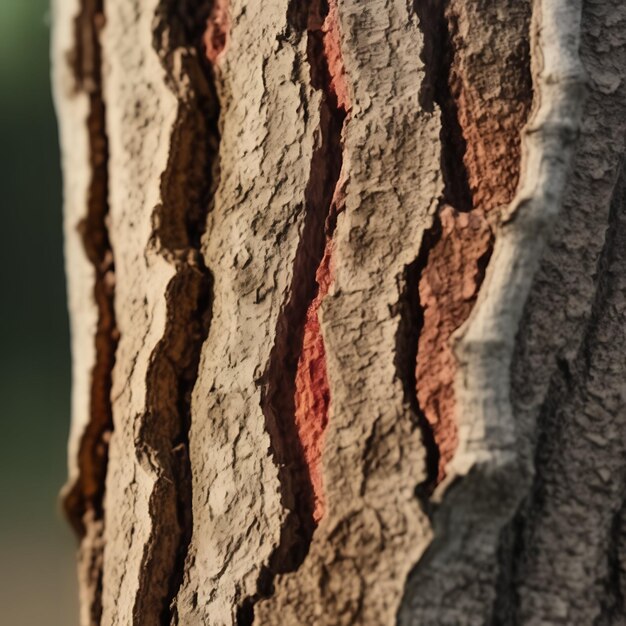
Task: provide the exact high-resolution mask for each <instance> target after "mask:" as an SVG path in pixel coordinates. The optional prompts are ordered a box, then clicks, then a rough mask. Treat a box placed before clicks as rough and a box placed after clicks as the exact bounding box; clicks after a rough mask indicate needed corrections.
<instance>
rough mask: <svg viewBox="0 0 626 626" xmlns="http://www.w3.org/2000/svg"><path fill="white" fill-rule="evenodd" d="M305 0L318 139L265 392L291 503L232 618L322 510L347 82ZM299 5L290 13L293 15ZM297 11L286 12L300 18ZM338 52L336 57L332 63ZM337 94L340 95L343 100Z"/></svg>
mask: <svg viewBox="0 0 626 626" xmlns="http://www.w3.org/2000/svg"><path fill="white" fill-rule="evenodd" d="M323 4H324V2H320V1H319V0H311V2H310V3H309V5H308V15H307V25H306V34H307V60H308V64H309V74H310V81H311V85H312V86H313V88H314V89H315V90H317V91H320V92H321V93H322V98H321V100H320V111H319V120H320V125H319V129H318V131H317V132H318V136H319V138H318V141H319V145H318V147H317V149H316V150H315V151H314V153H313V155H312V160H311V169H310V174H309V181H308V183H307V187H306V191H305V207H304V208H305V217H304V223H303V228H302V234H301V238H300V242H299V244H298V249H297V251H296V256H295V259H294V267H293V279H292V285H291V289H290V296H289V301H288V302H287V304H286V305H285V306H284V308H283V311H282V313H281V315H280V316H279V318H278V323H277V327H276V338H275V344H274V347H273V350H272V354H271V357H270V362H269V364H268V368H267V373H266V380H267V387H266V392H265V394H264V397H263V399H262V405H263V410H264V414H265V418H266V428H267V431H268V433H269V435H270V440H271V453H272V456H273V458H274V462H275V463H276V465H277V467H278V474H279V478H280V482H281V498H282V504H283V506H284V507H285V509H286V510H287V511H288V513H287V516H286V518H285V520H284V522H283V526H282V529H281V540H280V543H279V545H278V546H277V547H276V549H275V551H274V552H273V554H272V555H271V557H270V559H269V562H268V566H267V568H266V569H265V570H264V572H263V574H262V576H261V577H260V579H259V587H258V589H259V590H258V594H257V595H256V596H254V597H250V598H246V599H245V600H244V602H243V603H242V604H241V605H240V607H239V609H238V613H237V615H238V624H240V625H246V624H251V623H252V622H253V620H254V605H255V604H256V602H258V601H259V600H260V599H261V598H267V597H269V596H271V594H272V592H273V585H274V583H273V579H274V577H275V576H276V575H277V574H287V573H288V572H292V571H295V570H296V569H297V568H298V567H299V566H300V564H301V563H302V561H303V560H304V558H305V557H306V554H307V552H308V550H309V545H310V542H311V537H312V536H313V532H314V530H315V527H316V526H317V524H318V522H319V521H320V519H321V517H322V516H323V514H324V494H323V480H322V473H321V463H322V453H323V438H324V431H325V429H326V426H327V424H328V409H329V404H330V391H329V388H328V380H327V373H326V363H325V355H324V342H323V337H322V335H321V329H320V326H319V320H318V313H319V308H320V305H321V303H322V300H323V298H324V297H325V295H326V294H327V292H328V289H329V287H330V284H331V282H332V263H333V261H332V238H333V232H334V228H335V223H336V219H337V213H338V212H339V211H340V210H341V206H340V204H339V202H340V190H339V184H340V175H341V169H342V156H341V152H342V145H341V132H342V128H343V124H344V120H345V117H346V108H345V106H346V104H347V101H346V93H347V92H346V90H345V87H344V86H343V82H342V81H343V79H342V77H341V76H340V75H339V73H340V72H341V60H340V57H335V58H334V59H333V58H332V57H331V58H329V52H328V51H329V50H330V51H331V54H332V50H333V48H332V45H333V44H332V43H331V42H329V40H330V39H331V38H333V37H336V34H335V33H334V32H333V30H334V29H337V28H338V26H337V23H336V19H337V18H336V14H335V13H336V10H337V8H336V5H335V4H334V3H331V5H330V7H328V6H326V7H324V6H323ZM294 15H295V14H294V13H292V16H294ZM298 22H300V24H301V23H302V22H303V20H302V19H301V18H296V19H292V20H291V27H292V28H297V27H298ZM333 62H334V66H333V65H332V64H333ZM339 98H342V101H341V105H340V104H339Z"/></svg>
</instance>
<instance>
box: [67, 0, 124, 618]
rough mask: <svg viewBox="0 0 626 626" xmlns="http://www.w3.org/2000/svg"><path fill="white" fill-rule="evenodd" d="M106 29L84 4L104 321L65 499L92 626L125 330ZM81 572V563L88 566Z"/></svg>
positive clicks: (80, 82) (81, 34) (78, 68)
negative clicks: (112, 211)
mask: <svg viewBox="0 0 626 626" xmlns="http://www.w3.org/2000/svg"><path fill="white" fill-rule="evenodd" d="M103 24H104V8H103V0H83V2H82V4H81V9H80V13H79V14H78V15H77V17H76V19H75V23H74V29H75V48H74V51H73V53H72V56H71V58H70V59H68V60H69V62H70V64H71V65H72V67H73V69H74V77H75V80H76V91H77V92H82V93H84V94H87V96H88V99H89V110H88V116H87V133H88V142H89V167H90V172H91V179H90V181H89V188H88V195H87V215H86V217H85V218H84V219H83V220H81V222H80V223H79V224H78V232H79V233H80V235H81V238H82V242H83V247H84V250H85V254H86V256H87V258H88V259H89V262H90V263H91V264H92V266H93V268H94V275H95V276H94V287H93V298H94V301H95V303H96V308H97V313H98V319H97V327H96V335H95V364H94V367H93V370H92V371H91V388H90V401H89V421H88V423H87V425H86V427H85V431H84V432H83V434H82V437H81V441H80V445H79V450H78V469H79V476H78V480H77V482H76V483H75V484H74V485H73V486H72V487H71V488H70V490H69V491H68V492H67V493H65V494H64V509H65V512H66V515H67V517H68V519H69V521H70V523H71V524H72V526H73V528H74V530H75V531H76V533H77V534H78V536H79V537H80V538H81V541H87V542H88V543H89V545H88V546H83V549H85V550H86V553H85V554H83V555H81V561H82V560H83V558H86V559H87V561H88V564H87V567H86V570H85V571H86V572H87V577H88V581H87V584H88V585H89V586H90V589H91V607H90V611H91V623H92V624H97V623H99V622H100V617H101V613H102V605H101V592H102V539H101V537H102V534H103V532H104V519H103V518H104V512H103V499H104V490H105V479H106V471H107V461H108V442H109V438H110V434H111V431H112V430H113V419H112V411H111V373H112V370H113V365H114V363H115V351H116V348H117V342H118V331H117V327H116V322H115V310H114V293H115V265H114V260H113V251H112V249H111V244H110V241H109V232H108V226H107V216H108V213H109V204H108V187H109V184H108V157H109V155H108V139H107V132H106V114H105V113H106V111H105V103H104V98H103V93H102V69H101V66H102V52H101V46H100V31H101V29H102V26H103ZM81 567H82V565H81Z"/></svg>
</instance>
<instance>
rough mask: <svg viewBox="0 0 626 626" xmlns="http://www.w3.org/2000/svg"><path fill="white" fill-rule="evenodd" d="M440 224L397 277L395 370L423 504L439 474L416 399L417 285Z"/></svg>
mask: <svg viewBox="0 0 626 626" xmlns="http://www.w3.org/2000/svg"><path fill="white" fill-rule="evenodd" d="M438 228H440V224H439V222H438V220H435V222H434V223H433V225H432V226H431V228H429V229H428V230H427V231H425V232H424V235H423V238H422V243H421V246H420V252H419V254H418V256H417V258H416V259H415V261H413V263H411V264H409V265H407V266H405V268H404V273H403V275H402V277H401V285H400V287H399V289H400V299H399V301H398V311H397V312H398V313H399V315H400V323H399V325H398V332H397V334H396V349H395V354H396V358H395V367H396V373H397V376H398V378H399V379H400V381H401V382H402V387H403V390H404V401H405V402H406V403H407V404H408V405H409V406H410V408H411V411H412V413H413V415H414V419H415V421H416V424H417V426H418V428H419V430H420V432H421V435H422V445H423V446H424V450H425V453H426V459H425V468H424V469H425V472H426V475H425V477H424V480H423V481H422V482H420V483H419V484H418V485H417V486H416V488H415V495H416V496H417V498H418V499H419V500H420V501H421V502H422V503H423V504H427V503H428V498H429V497H430V495H431V494H432V492H433V490H434V488H435V486H436V485H437V475H438V472H439V446H438V445H437V441H436V440H435V435H434V432H433V428H432V425H431V424H430V422H429V421H428V420H427V419H426V416H425V415H424V412H423V411H422V409H421V407H420V405H419V400H418V398H417V380H416V376H415V364H416V363H417V357H418V344H419V337H420V333H421V331H422V328H423V325H424V315H423V310H422V307H421V306H420V298H419V281H420V276H421V273H422V270H423V268H424V267H425V266H426V262H427V258H428V251H429V250H430V248H431V246H432V245H433V243H434V241H436V240H437V239H438V238H439V237H440V232H439V230H438Z"/></svg>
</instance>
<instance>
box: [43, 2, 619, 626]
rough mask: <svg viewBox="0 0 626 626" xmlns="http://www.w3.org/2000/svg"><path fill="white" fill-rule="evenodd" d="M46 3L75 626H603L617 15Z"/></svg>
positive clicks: (611, 480)
mask: <svg viewBox="0 0 626 626" xmlns="http://www.w3.org/2000/svg"><path fill="white" fill-rule="evenodd" d="M53 13H54V15H53V17H54V40H53V61H54V63H53V67H54V90H55V100H56V105H57V110H58V116H59V122H60V136H61V147H62V156H63V167H64V179H65V233H66V263H67V275H68V291H69V307H70V313H71V323H72V352H73V372H74V373H73V401H72V404H73V415H72V427H71V433H70V441H69V479H68V483H67V485H66V486H65V488H64V492H63V500H64V505H65V509H66V512H67V515H68V518H69V520H70V521H71V523H72V525H73V526H74V528H75V530H76V533H77V535H78V537H79V542H80V544H79V546H80V547H79V553H78V571H79V587H80V607H81V617H80V621H81V625H84V626H95V625H103V626H113V625H126V624H132V625H133V626H144V625H145V626H150V625H154V624H172V625H176V624H180V625H183V624H185V625H190V626H191V625H193V626H195V625H199V624H211V625H231V624H232V625H234V624H237V625H239V626H246V625H251V624H253V623H254V624H268V625H271V624H277V625H278V624H294V625H295V624H320V625H323V624H328V625H335V624H337V625H339V624H346V625H347V624H366V625H370V624H371V625H383V624H389V625H391V624H400V625H402V626H409V625H410V626H417V625H421V624H581V625H583V624H584V625H589V624H598V625H618V624H626V606H625V601H624V598H625V597H626V513H625V511H626V504H625V503H626V388H625V387H624V382H623V381H624V380H625V376H626V360H625V356H624V355H625V354H626V196H625V189H626V179H625V173H624V165H623V159H624V153H625V145H624V141H625V138H626V5H624V4H623V3H622V2H621V0H476V1H475V2H467V1H466V0H415V3H414V4H413V3H412V2H410V1H407V0H369V1H368V2H365V3H364V2H361V1H359V0H275V1H273V2H268V3H263V2H254V1H253V0H142V1H141V2H140V1H139V0H55V2H54V9H53Z"/></svg>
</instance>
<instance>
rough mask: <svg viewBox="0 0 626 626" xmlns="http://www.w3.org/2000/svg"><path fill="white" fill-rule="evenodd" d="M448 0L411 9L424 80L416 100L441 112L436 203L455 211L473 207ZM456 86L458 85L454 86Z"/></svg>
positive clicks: (421, 1)
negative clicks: (420, 40)
mask: <svg viewBox="0 0 626 626" xmlns="http://www.w3.org/2000/svg"><path fill="white" fill-rule="evenodd" d="M447 6H448V0H415V2H414V10H415V13H416V15H417V16H418V18H419V23H420V28H421V30H422V34H423V36H424V47H423V50H422V55H421V59H422V62H423V63H424V72H425V76H424V80H423V81H422V85H421V87H420V94H419V102H420V105H421V107H422V108H423V109H424V110H425V111H428V112H431V113H432V112H433V111H434V105H435V104H436V105H437V106H438V107H439V110H440V115H441V134H440V141H441V173H442V176H443V185H444V190H443V195H442V198H441V202H440V204H441V205H443V204H449V205H450V206H453V207H454V208H455V209H456V210H457V211H460V212H463V211H471V210H472V208H473V201H472V193H471V190H470V186H469V177H468V173H467V169H466V167H465V163H464V157H465V152H466V140H465V137H464V135H463V128H462V126H461V122H460V119H459V107H458V97H459V94H458V93H455V92H454V91H455V88H453V81H452V72H453V60H454V48H453V45H452V37H451V28H452V26H451V25H450V24H449V22H448V18H447V17H446V7H447ZM456 89H458V86H457V87H456Z"/></svg>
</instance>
